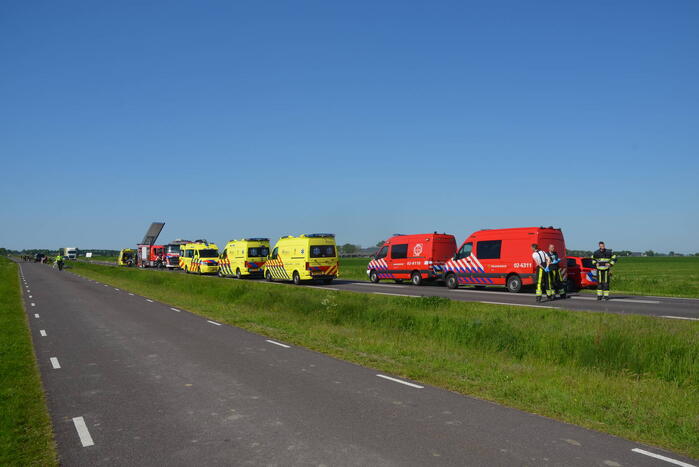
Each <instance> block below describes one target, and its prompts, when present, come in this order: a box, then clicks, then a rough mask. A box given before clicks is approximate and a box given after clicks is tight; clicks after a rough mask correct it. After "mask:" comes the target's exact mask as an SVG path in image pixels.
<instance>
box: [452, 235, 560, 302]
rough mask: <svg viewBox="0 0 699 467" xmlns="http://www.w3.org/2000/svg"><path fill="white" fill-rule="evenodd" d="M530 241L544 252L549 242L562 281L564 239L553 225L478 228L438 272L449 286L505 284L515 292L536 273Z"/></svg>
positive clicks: (532, 281)
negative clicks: (558, 266) (552, 247)
mask: <svg viewBox="0 0 699 467" xmlns="http://www.w3.org/2000/svg"><path fill="white" fill-rule="evenodd" d="M532 243H536V244H538V245H539V248H540V249H542V250H544V251H548V246H549V245H550V244H552V243H553V245H554V246H555V248H556V252H557V253H558V255H559V256H560V258H561V262H560V263H559V265H560V268H561V276H562V278H563V280H566V266H567V264H568V262H567V261H566V257H565V252H566V245H565V240H564V239H563V232H561V229H554V228H553V227H522V228H516V229H497V230H479V231H478V232H474V233H472V234H471V235H470V236H469V237H468V238H467V239H466V240H465V241H464V243H463V245H461V248H459V251H458V252H457V253H456V255H455V256H454V257H453V258H451V259H450V260H448V261H447V262H446V263H444V265H443V266H440V267H439V270H440V271H439V272H440V273H441V276H442V279H443V280H444V281H445V282H446V284H447V287H449V288H451V289H455V288H457V287H458V286H459V285H464V284H468V285H474V286H476V287H477V288H480V287H486V286H505V287H507V290H509V291H510V292H519V291H520V290H522V286H523V285H531V284H533V283H534V278H535V276H536V264H535V263H534V260H533V259H532V249H531V245H532Z"/></svg>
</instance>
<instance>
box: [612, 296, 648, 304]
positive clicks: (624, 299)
mask: <svg viewBox="0 0 699 467" xmlns="http://www.w3.org/2000/svg"><path fill="white" fill-rule="evenodd" d="M609 301H610V302H628V303H650V304H652V305H658V304H659V303H660V302H659V301H658V300H638V299H635V298H614V297H612V298H610V299H609Z"/></svg>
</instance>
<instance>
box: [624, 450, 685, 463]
mask: <svg viewBox="0 0 699 467" xmlns="http://www.w3.org/2000/svg"><path fill="white" fill-rule="evenodd" d="M631 451H632V452H635V453H637V454H643V455H644V456H649V457H655V458H656V459H660V460H661V461H665V462H669V463H670V464H675V465H680V466H682V467H696V466H695V465H694V464H688V463H686V462H682V461H678V460H677V459H673V458H672V457H665V456H661V455H660V454H655V453H653V452H649V451H645V450H643V449H639V448H634V449H632V450H631Z"/></svg>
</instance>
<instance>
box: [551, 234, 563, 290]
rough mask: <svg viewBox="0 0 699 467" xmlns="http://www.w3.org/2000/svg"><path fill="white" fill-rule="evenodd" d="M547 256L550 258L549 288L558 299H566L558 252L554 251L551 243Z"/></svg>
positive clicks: (554, 248)
mask: <svg viewBox="0 0 699 467" xmlns="http://www.w3.org/2000/svg"><path fill="white" fill-rule="evenodd" d="M548 255H549V258H551V265H550V266H549V269H550V270H551V272H550V274H551V288H552V289H553V291H554V292H555V293H557V294H558V296H559V297H560V298H566V284H565V282H563V276H561V268H560V262H561V258H560V257H559V256H558V252H557V251H556V247H555V246H553V243H552V244H550V245H549V252H548Z"/></svg>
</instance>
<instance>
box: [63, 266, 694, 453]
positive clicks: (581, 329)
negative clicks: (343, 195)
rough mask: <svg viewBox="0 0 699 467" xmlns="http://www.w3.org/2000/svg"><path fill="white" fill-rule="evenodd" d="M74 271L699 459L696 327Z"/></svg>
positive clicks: (123, 271) (155, 274)
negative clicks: (698, 457)
mask: <svg viewBox="0 0 699 467" xmlns="http://www.w3.org/2000/svg"><path fill="white" fill-rule="evenodd" d="M74 271H75V272H77V273H79V274H82V275H85V276H88V277H92V278H94V279H98V280H100V281H103V282H107V283H110V284H112V285H114V286H117V287H121V288H123V289H128V290H131V291H133V292H136V293H139V294H142V295H146V296H148V297H151V298H154V299H158V300H162V301H164V302H167V303H169V304H171V305H173V306H178V307H181V308H184V309H187V310H190V311H192V312H195V313H198V314H201V315H204V316H207V317H210V318H212V319H216V320H219V321H222V322H226V323H229V324H233V325H236V326H240V327H243V328H246V329H249V330H251V331H254V332H258V333H261V334H264V335H267V336H270V337H273V338H277V339H282V340H286V341H288V342H292V343H295V344H297V345H302V346H305V347H308V348H311V349H314V350H317V351H320V352H324V353H327V354H330V355H333V356H336V357H340V358H343V359H345V360H349V361H353V362H356V363H359V364H363V365H367V366H371V367H373V368H377V369H379V370H382V371H386V372H389V373H392V374H398V375H402V376H404V377H408V378H412V379H415V380H418V381H423V382H426V383H429V384H433V385H436V386H441V387H444V388H448V389H451V390H454V391H458V392H461V393H463V394H469V395H474V396H477V397H480V398H484V399H489V400H492V401H496V402H500V403H503V404H507V405H510V406H513V407H518V408H521V409H524V410H527V411H529V412H535V413H539V414H543V415H547V416H551V417H554V418H557V419H561V420H565V421H567V422H571V423H575V424H578V425H582V426H586V427H589V428H593V429H597V430H601V431H605V432H609V433H613V434H616V435H620V436H623V437H626V438H629V439H634V440H638V441H642V442H647V443H650V444H655V445H659V446H662V447H665V448H668V449H673V450H676V451H678V452H682V453H685V454H688V455H690V456H699V323H694V322H685V321H676V320H666V319H659V318H651V317H644V316H632V315H612V314H593V313H579V312H578V313H575V312H567V311H561V310H549V309H540V308H530V309H526V308H521V307H509V306H494V305H485V304H477V303H464V302H453V301H449V300H446V299H441V298H438V297H427V298H420V299H417V298H409V297H387V296H377V295H367V294H359V293H352V292H337V291H322V290H318V289H308V288H295V287H292V286H281V285H270V284H266V283H263V282H256V281H236V280H213V279H210V278H202V277H196V276H194V277H193V276H186V275H182V274H173V273H171V272H167V271H165V272H159V271H139V270H135V269H127V268H117V267H108V266H99V265H94V264H85V263H78V264H76V265H75V268H74Z"/></svg>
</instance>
